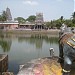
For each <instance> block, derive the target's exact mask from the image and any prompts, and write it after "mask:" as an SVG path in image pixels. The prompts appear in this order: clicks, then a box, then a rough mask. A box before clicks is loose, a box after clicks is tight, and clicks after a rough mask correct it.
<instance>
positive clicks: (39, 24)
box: [35, 13, 44, 29]
mask: <svg viewBox="0 0 75 75" xmlns="http://www.w3.org/2000/svg"><path fill="white" fill-rule="evenodd" d="M35 29H44V19H43V13H36V20H35Z"/></svg>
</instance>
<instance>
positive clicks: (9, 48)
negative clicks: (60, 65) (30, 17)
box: [0, 34, 59, 74]
mask: <svg viewBox="0 0 75 75" xmlns="http://www.w3.org/2000/svg"><path fill="white" fill-rule="evenodd" d="M51 47H52V48H54V50H55V51H54V54H55V55H56V56H58V54H59V47H58V35H50V34H34V35H31V34H0V54H2V53H5V54H8V57H9V67H8V68H9V71H12V72H14V73H15V74H16V73H17V72H18V71H19V65H21V64H25V63H26V62H28V61H30V60H32V59H36V58H43V57H49V56H50V53H49V48H51Z"/></svg>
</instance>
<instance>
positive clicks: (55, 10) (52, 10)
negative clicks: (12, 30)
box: [0, 0, 75, 21]
mask: <svg viewBox="0 0 75 75" xmlns="http://www.w3.org/2000/svg"><path fill="white" fill-rule="evenodd" d="M74 3H75V0H0V14H1V12H2V11H3V10H6V8H7V7H8V8H10V11H11V15H12V17H13V19H14V18H16V17H23V18H25V19H26V18H28V17H29V16H30V15H36V13H43V17H44V20H45V21H50V20H55V19H59V18H60V17H61V16H63V17H64V18H65V19H69V18H71V15H72V13H73V12H74V11H75V5H74Z"/></svg>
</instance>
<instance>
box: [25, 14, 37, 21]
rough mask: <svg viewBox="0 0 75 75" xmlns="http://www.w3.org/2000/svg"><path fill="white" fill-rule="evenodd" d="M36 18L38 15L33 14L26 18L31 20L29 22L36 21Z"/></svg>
mask: <svg viewBox="0 0 75 75" xmlns="http://www.w3.org/2000/svg"><path fill="white" fill-rule="evenodd" d="M35 19H36V16H34V15H31V16H29V17H28V18H27V19H26V20H27V21H29V22H35Z"/></svg>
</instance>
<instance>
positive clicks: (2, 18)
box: [0, 11, 7, 21]
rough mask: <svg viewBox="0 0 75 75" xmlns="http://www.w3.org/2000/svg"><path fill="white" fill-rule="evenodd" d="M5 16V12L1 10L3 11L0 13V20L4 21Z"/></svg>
mask: <svg viewBox="0 0 75 75" xmlns="http://www.w3.org/2000/svg"><path fill="white" fill-rule="evenodd" d="M6 20H7V17H6V12H5V11H3V13H2V14H1V15H0V21H6Z"/></svg>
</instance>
